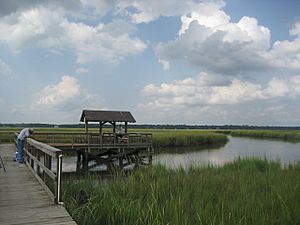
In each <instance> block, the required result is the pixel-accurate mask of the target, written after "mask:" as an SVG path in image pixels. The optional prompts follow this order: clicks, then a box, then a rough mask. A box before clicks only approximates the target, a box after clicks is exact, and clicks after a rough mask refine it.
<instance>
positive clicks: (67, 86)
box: [37, 76, 81, 106]
mask: <svg viewBox="0 0 300 225" xmlns="http://www.w3.org/2000/svg"><path fill="white" fill-rule="evenodd" d="M80 91H81V89H80V85H79V82H78V80H77V79H76V78H74V77H70V76H63V77H62V80H61V82H59V83H58V84H57V85H48V86H47V87H45V88H44V89H43V90H42V92H41V96H40V97H39V99H38V101H37V104H38V105H46V106H58V105H61V104H65V103H66V102H68V101H69V100H71V99H73V98H78V97H79V96H80Z"/></svg>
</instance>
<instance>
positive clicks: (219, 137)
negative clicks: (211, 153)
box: [152, 130, 227, 147]
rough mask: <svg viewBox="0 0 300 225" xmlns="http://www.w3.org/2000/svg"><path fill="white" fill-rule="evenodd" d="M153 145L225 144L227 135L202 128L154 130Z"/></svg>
mask: <svg viewBox="0 0 300 225" xmlns="http://www.w3.org/2000/svg"><path fill="white" fill-rule="evenodd" d="M152 134H153V146H154V147H189V146H201V145H213V144H220V143H223V144H225V143H226V142H227V136H226V135H224V134H217V133H212V132H209V131H203V130H154V131H152Z"/></svg>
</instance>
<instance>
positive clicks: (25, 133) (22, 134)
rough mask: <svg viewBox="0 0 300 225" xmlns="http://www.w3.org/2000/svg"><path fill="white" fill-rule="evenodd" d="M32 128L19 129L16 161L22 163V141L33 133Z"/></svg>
mask: <svg viewBox="0 0 300 225" xmlns="http://www.w3.org/2000/svg"><path fill="white" fill-rule="evenodd" d="M33 132H34V131H33V129H32V128H24V129H23V130H21V132H20V133H19V135H18V137H17V152H16V159H15V161H16V162H18V163H24V142H25V140H26V138H28V137H30V136H31V135H32V134H33Z"/></svg>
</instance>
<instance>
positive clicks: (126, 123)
mask: <svg viewBox="0 0 300 225" xmlns="http://www.w3.org/2000/svg"><path fill="white" fill-rule="evenodd" d="M127 125H128V122H125V134H127V130H128V129H127Z"/></svg>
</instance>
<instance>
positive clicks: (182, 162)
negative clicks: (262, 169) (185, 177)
mask: <svg viewBox="0 0 300 225" xmlns="http://www.w3.org/2000/svg"><path fill="white" fill-rule="evenodd" d="M238 157H240V158H249V157H259V158H267V159H270V160H280V161H281V162H282V163H283V164H288V163H294V162H296V161H299V160H300V143H291V142H282V141H275V140H262V139H250V138H241V137H229V142H228V143H227V144H226V145H225V146H223V147H221V148H219V149H206V150H200V151H194V152H186V153H184V154H174V153H172V154H171V153H163V154H158V155H154V156H153V164H163V165H165V166H167V167H169V168H175V167H178V166H182V167H184V168H186V167H189V166H191V165H207V164H211V165H215V166H222V165H224V164H225V163H226V162H230V161H233V160H234V159H236V158H238Z"/></svg>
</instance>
